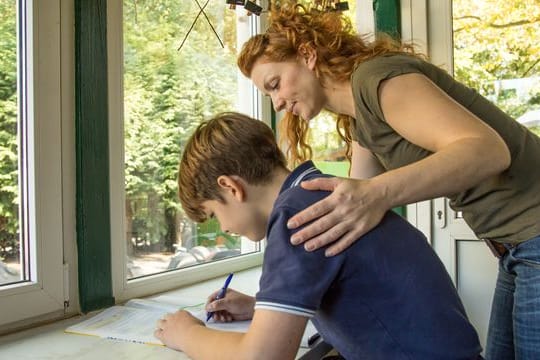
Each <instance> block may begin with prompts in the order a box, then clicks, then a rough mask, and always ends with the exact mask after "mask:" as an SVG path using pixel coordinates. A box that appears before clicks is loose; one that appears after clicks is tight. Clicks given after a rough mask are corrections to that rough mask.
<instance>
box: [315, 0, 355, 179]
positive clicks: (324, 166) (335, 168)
mask: <svg viewBox="0 0 540 360" xmlns="http://www.w3.org/2000/svg"><path fill="white" fill-rule="evenodd" d="M308 3H309V2H308ZM347 3H348V7H349V9H348V10H345V11H344V12H343V14H344V15H345V16H347V17H348V18H349V19H350V20H351V24H352V25H353V28H354V29H356V28H357V26H356V16H355V15H356V0H352V1H347ZM309 129H310V130H309V131H310V133H309V135H308V136H309V141H308V143H309V144H311V147H312V149H313V161H314V162H315V165H316V166H317V167H318V168H319V169H320V170H321V171H322V172H324V173H327V174H332V175H336V176H343V177H347V176H348V173H349V161H348V160H347V159H346V157H345V142H344V141H343V140H342V139H341V138H340V137H339V135H338V133H337V131H336V120H335V117H334V115H333V114H331V113H329V112H322V113H321V114H319V115H318V116H316V117H315V118H314V119H312V120H310V122H309Z"/></svg>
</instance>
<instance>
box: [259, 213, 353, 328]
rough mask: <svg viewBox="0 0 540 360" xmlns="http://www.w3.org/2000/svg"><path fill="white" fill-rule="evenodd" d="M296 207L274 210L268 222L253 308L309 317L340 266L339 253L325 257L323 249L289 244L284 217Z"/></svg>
mask: <svg viewBox="0 0 540 360" xmlns="http://www.w3.org/2000/svg"><path fill="white" fill-rule="evenodd" d="M297 212H298V209H296V210H295V209H291V208H287V207H283V208H280V209H274V212H273V215H272V216H271V219H270V222H269V232H268V234H267V246H266V249H265V255H264V262H263V271H262V275H261V280H260V284H259V288H260V290H259V292H258V293H257V295H256V304H255V309H267V310H274V311H281V312H287V313H291V314H295V315H301V316H306V317H312V316H313V315H314V314H315V312H316V310H317V309H318V308H319V306H320V304H321V301H322V299H323V297H324V295H325V294H326V293H327V292H328V291H329V289H330V288H331V286H332V284H333V281H334V280H335V279H336V277H337V274H338V272H339V270H340V268H341V264H342V261H343V260H342V259H343V258H342V256H340V255H337V256H334V257H330V258H327V257H325V255H324V249H319V250H316V251H314V252H307V251H306V250H305V249H304V247H303V245H298V246H293V245H292V244H291V243H290V241H289V239H290V236H291V235H292V233H293V232H291V230H289V229H287V226H286V224H287V220H288V219H289V218H290V217H291V216H292V215H294V214H296V213H297Z"/></svg>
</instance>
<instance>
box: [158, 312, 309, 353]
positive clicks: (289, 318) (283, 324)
mask: <svg viewBox="0 0 540 360" xmlns="http://www.w3.org/2000/svg"><path fill="white" fill-rule="evenodd" d="M307 320H308V319H307V318H306V317H303V316H298V315H292V314H287V313H282V312H278V311H270V310H257V311H255V315H254V317H253V321H252V323H251V326H250V327H249V331H248V332H247V333H245V334H244V333H237V332H227V331H219V330H213V329H209V328H207V327H205V326H204V324H203V323H202V322H200V321H199V320H198V319H196V318H194V317H193V316H191V315H190V314H189V313H187V312H185V311H178V312H176V313H174V314H168V315H166V316H165V318H164V319H162V320H160V321H159V322H158V325H157V326H158V329H157V330H156V332H155V335H156V337H157V338H158V339H160V340H161V341H162V342H163V343H164V344H165V345H167V346H168V347H170V348H173V349H176V350H181V351H183V352H185V353H186V354H187V355H188V356H189V357H190V358H193V359H195V360H198V359H212V360H213V359H224V360H225V359H235V360H237V359H262V360H264V359H294V358H295V356H296V354H297V353H298V349H299V347H300V341H301V339H302V335H303V334H304V330H305V327H306V323H307Z"/></svg>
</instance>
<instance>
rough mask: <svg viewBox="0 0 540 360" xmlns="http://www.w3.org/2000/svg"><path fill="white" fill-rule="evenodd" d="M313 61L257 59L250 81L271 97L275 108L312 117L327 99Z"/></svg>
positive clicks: (308, 117) (304, 116) (302, 116)
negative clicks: (269, 60)
mask: <svg viewBox="0 0 540 360" xmlns="http://www.w3.org/2000/svg"><path fill="white" fill-rule="evenodd" d="M314 67H315V60H312V59H311V58H310V59H299V60H298V61H286V62H268V61H264V59H259V60H257V61H256V62H255V65H254V66H253V70H252V71H251V80H252V81H253V83H254V84H255V86H256V87H257V88H258V89H259V90H260V91H261V92H262V93H263V94H265V95H269V96H270V97H271V98H272V104H273V105H274V109H275V110H276V111H282V110H285V111H288V112H292V113H293V114H295V115H298V116H300V117H301V118H302V119H305V120H311V119H312V118H313V117H315V116H316V115H317V114H319V113H320V112H321V110H322V109H323V108H324V106H325V104H326V102H327V99H326V95H325V93H324V91H323V90H324V89H323V87H322V86H321V83H320V81H319V78H318V77H317V76H316V74H315V71H314Z"/></svg>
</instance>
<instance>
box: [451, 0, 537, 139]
mask: <svg viewBox="0 0 540 360" xmlns="http://www.w3.org/2000/svg"><path fill="white" fill-rule="evenodd" d="M539 18H540V4H538V2H535V1H521V0H483V1H468V0H454V1H453V29H454V69H455V71H454V75H455V77H456V78H457V79H458V80H459V81H462V82H464V83H465V84H467V85H469V86H471V87H473V88H475V89H478V91H479V92H480V93H481V94H482V95H484V96H486V97H487V98H488V99H490V100H491V101H493V102H494V103H496V104H497V105H498V106H499V107H500V108H501V109H503V110H504V111H506V112H507V113H508V114H510V115H511V116H513V117H514V118H515V119H517V121H519V122H520V123H522V124H523V125H525V126H527V127H529V128H531V129H532V131H534V132H536V133H537V134H539V135H540V63H539V60H538V59H540V46H539V45H538V39H539V38H540V22H538V19H539Z"/></svg>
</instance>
